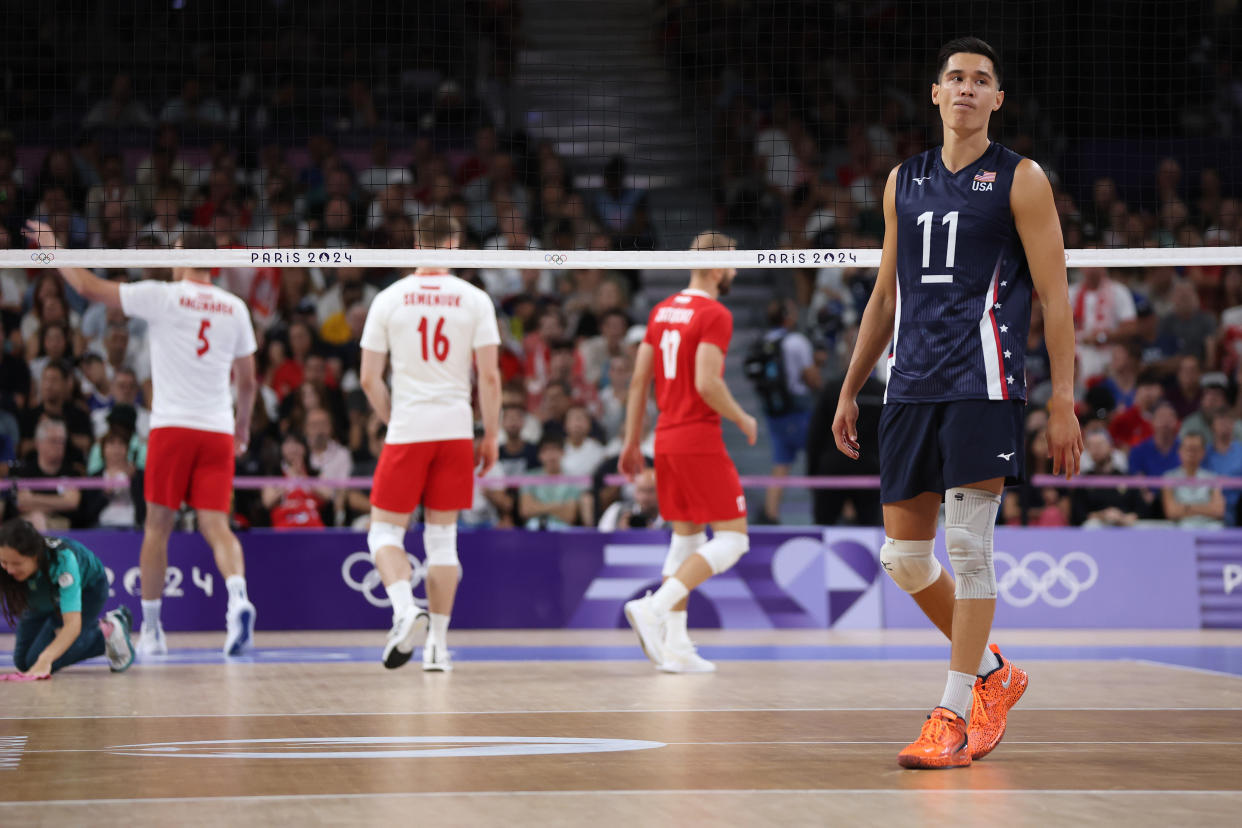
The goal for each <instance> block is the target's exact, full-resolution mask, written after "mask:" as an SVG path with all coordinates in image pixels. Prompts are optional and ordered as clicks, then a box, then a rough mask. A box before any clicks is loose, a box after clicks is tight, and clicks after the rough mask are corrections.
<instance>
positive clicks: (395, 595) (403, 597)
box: [384, 580, 414, 620]
mask: <svg viewBox="0 0 1242 828" xmlns="http://www.w3.org/2000/svg"><path fill="white" fill-rule="evenodd" d="M384 591H385V592H387V593H388V600H390V601H392V617H393V620H396V619H397V618H399V617H400V616H401V615H402V614H403V613H404V612H405V611H406V610H408V609H410V608H411V607H413V606H414V587H412V586H410V582H409V581H405V580H401V581H397V582H396V583H395V584H392V585H390V586H386V587H384Z"/></svg>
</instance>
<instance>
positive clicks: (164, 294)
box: [121, 279, 256, 434]
mask: <svg viewBox="0 0 1242 828" xmlns="http://www.w3.org/2000/svg"><path fill="white" fill-rule="evenodd" d="M121 310H122V311H124V312H125V315H126V316H137V317H139V318H141V319H145V320H146V321H147V342H149V343H150V346H151V379H152V382H153V384H154V386H155V399H154V401H153V402H152V405H151V428H163V427H166V426H178V427H180V428H193V429H198V430H199V431H215V432H221V433H224V434H232V433H233V397H232V394H231V393H230V390H229V375H230V373H231V372H232V370H233V360H235V359H237V358H239V357H244V356H248V355H250V354H253V353H254V352H255V349H256V345H255V340H254V328H253V327H252V326H251V324H250V312H249V309H247V307H246V303H245V302H243V301H242V300H241V299H239V298H238V297H236V296H234V295H233V294H231V293H229V292H228V291H226V290H221V289H220V288H218V287H216V286H214V285H210V284H203V283H202V282H191V281H187V280H184V279H183V280H180V281H177V282H153V281H143V282H134V283H132V284H126V285H121Z"/></svg>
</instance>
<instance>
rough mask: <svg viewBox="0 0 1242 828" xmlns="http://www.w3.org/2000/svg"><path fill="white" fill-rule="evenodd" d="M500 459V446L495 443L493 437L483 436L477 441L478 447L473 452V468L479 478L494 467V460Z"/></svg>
mask: <svg viewBox="0 0 1242 828" xmlns="http://www.w3.org/2000/svg"><path fill="white" fill-rule="evenodd" d="M499 457H500V446H499V445H498V444H497V443H496V438H495V437H494V436H492V437H488V436H487V435H484V436H483V439H482V440H480V441H479V447H478V449H476V450H475V452H474V468H475V469H476V472H475V473H476V474H477V475H478V476H479V477H482V476H483V475H485V474H487V473H488V472H489V471H491V470H492V466H494V465H496V460H497V459H498V458H499Z"/></svg>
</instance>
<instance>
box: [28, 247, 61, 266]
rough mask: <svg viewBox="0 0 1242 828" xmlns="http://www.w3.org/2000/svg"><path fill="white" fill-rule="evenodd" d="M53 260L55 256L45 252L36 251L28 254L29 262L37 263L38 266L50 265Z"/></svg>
mask: <svg viewBox="0 0 1242 828" xmlns="http://www.w3.org/2000/svg"><path fill="white" fill-rule="evenodd" d="M55 258H56V256H54V255H53V254H51V253H49V252H47V251H46V250H36V251H35V252H33V253H31V254H30V261H32V262H38V263H39V264H51V263H52V260H53V259H55Z"/></svg>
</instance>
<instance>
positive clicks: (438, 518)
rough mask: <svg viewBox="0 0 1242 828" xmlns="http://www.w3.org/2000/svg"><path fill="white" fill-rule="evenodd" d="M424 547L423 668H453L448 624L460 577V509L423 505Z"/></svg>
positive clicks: (430, 670)
mask: <svg viewBox="0 0 1242 828" xmlns="http://www.w3.org/2000/svg"><path fill="white" fill-rule="evenodd" d="M424 514H425V517H426V522H427V525H426V526H425V527H424V528H423V549H424V550H425V551H426V553H427V609H428V610H429V611H430V626H429V629H428V632H427V641H426V642H425V643H424V644H423V670H425V671H427V672H433V673H442V672H446V671H448V670H450V669H452V666H451V664H450V663H449V658H448V625H449V619H450V617H451V616H452V613H453V599H454V598H455V597H456V596H457V582H458V580H459V579H460V578H461V562H460V561H459V560H458V558H457V510H456V509H429V508H427V507H424Z"/></svg>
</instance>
